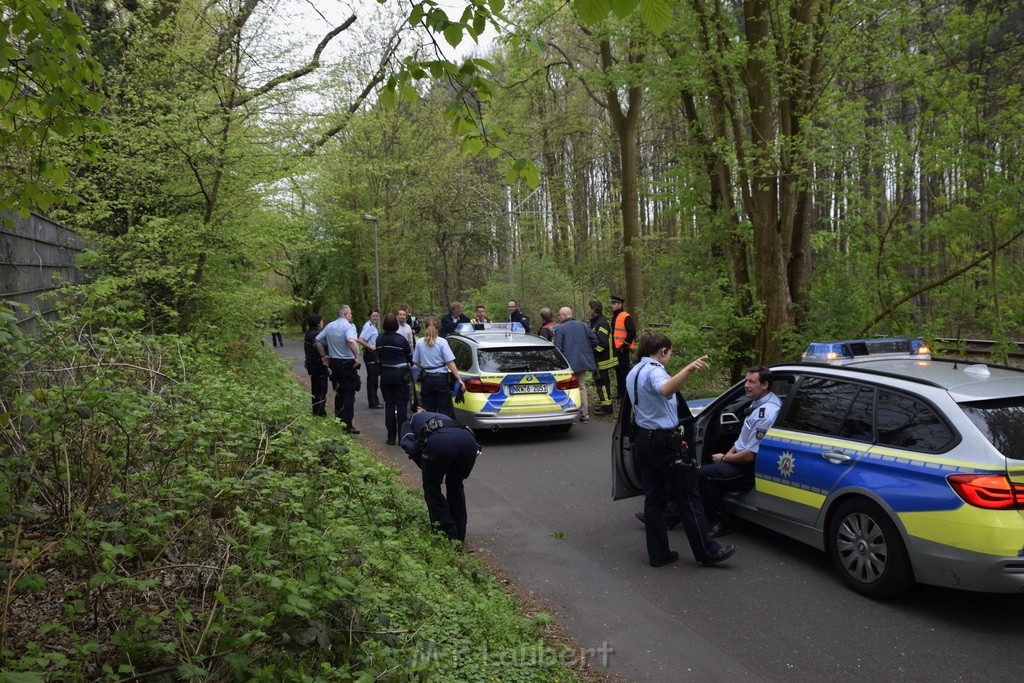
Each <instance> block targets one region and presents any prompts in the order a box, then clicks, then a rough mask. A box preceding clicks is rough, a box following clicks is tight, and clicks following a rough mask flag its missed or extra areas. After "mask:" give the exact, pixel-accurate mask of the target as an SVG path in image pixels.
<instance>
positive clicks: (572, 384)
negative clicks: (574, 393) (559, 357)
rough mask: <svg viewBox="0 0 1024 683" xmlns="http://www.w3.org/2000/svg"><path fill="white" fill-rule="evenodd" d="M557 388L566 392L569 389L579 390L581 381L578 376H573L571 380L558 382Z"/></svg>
mask: <svg viewBox="0 0 1024 683" xmlns="http://www.w3.org/2000/svg"><path fill="white" fill-rule="evenodd" d="M555 386H556V387H558V388H559V389H561V390H562V391H566V390H568V389H579V388H580V379H579V377H577V376H576V375H573V376H572V377H570V378H569V379H560V380H558V381H557V382H556V383H555Z"/></svg>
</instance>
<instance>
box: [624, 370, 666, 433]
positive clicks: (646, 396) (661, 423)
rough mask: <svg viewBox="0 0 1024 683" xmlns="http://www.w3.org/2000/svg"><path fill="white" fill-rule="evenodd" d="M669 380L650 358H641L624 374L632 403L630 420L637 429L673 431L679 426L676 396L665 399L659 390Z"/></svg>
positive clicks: (664, 372)
mask: <svg viewBox="0 0 1024 683" xmlns="http://www.w3.org/2000/svg"><path fill="white" fill-rule="evenodd" d="M669 379H671V377H670V376H669V374H668V371H667V370H665V366H663V365H662V364H661V363H659V362H657V361H655V360H651V359H650V358H641V359H640V362H639V363H637V364H636V365H634V366H633V369H632V370H630V371H629V374H628V375H626V392H627V393H628V394H629V401H630V403H632V404H633V419H634V420H635V421H636V425H637V427H641V428H643V429H675V428H676V427H678V426H679V412H678V406H677V405H676V396H675V394H673V395H671V396H669V397H665V396H662V395H661V391H660V390H661V387H662V385H664V384H665V382H667V381H669ZM634 387H635V391H634ZM638 396H639V400H638Z"/></svg>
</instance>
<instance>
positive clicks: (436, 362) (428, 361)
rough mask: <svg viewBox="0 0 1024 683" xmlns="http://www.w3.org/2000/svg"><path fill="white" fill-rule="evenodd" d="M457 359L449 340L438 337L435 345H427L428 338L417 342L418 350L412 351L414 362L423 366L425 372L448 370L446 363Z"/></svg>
mask: <svg viewBox="0 0 1024 683" xmlns="http://www.w3.org/2000/svg"><path fill="white" fill-rule="evenodd" d="M453 360H455V354H454V353H452V347H450V346H448V342H447V341H445V340H444V339H443V338H441V337H438V338H437V340H436V341H435V342H434V345H433V346H427V340H426V339H420V340H419V341H417V342H416V350H415V351H413V352H412V362H413V363H415V364H416V365H418V366H420V367H421V368H423V370H424V372H436V373H441V372H447V369H446V368H445V365H446V364H447V363H448V362H449V361H453Z"/></svg>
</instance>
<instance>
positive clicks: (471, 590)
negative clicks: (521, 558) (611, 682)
mask: <svg viewBox="0 0 1024 683" xmlns="http://www.w3.org/2000/svg"><path fill="white" fill-rule="evenodd" d="M5 320H6V319H5V318H4V317H3V316H0V334H4V335H8V337H5V338H6V339H8V340H9V341H13V340H14V336H15V335H14V332H12V331H11V324H10V323H7V322H4V321H5ZM30 341H31V343H21V341H20V340H19V343H17V344H15V343H6V345H7V347H8V348H9V349H10V351H11V353H10V354H5V357H4V360H3V361H2V362H3V365H2V366H0V381H2V387H0V400H2V402H3V405H2V409H3V413H2V424H0V430H2V431H0V455H2V456H3V457H2V458H0V500H2V502H3V509H2V512H3V515H4V531H3V538H4V541H5V547H4V554H5V556H6V557H5V558H4V560H3V562H4V565H3V567H4V569H3V576H2V578H3V579H4V581H5V584H6V592H5V595H6V599H5V601H4V604H3V613H2V624H0V626H2V628H0V631H2V633H3V635H2V637H3V640H2V641H0V648H2V660H3V664H2V666H3V668H4V669H6V670H9V671H17V672H37V673H39V674H43V675H46V676H47V677H49V678H50V679H52V680H119V679H122V678H128V677H131V676H136V675H140V674H152V675H156V674H157V673H160V672H162V673H163V674H165V675H166V676H169V677H181V678H195V679H200V678H203V679H207V678H209V679H215V680H217V679H222V680H227V679H230V680H242V679H244V680H267V681H293V680H294V681H300V680H302V681H304V680H318V679H321V680H336V681H346V680H353V681H358V680H367V681H368V680H388V681H400V680H401V681H405V680H431V679H432V680H467V681H468V680H480V681H485V680H486V681H491V680H502V681H539V680H568V679H571V678H572V676H571V674H569V673H568V671H567V670H566V669H565V667H563V666H562V665H561V660H560V659H559V658H558V657H557V656H556V655H555V654H554V653H553V652H552V651H550V650H549V649H547V648H546V647H544V646H542V645H538V643H539V640H538V630H537V625H536V624H535V623H532V622H527V621H524V620H523V618H522V615H521V614H520V613H519V611H518V609H517V607H516V605H515V604H514V602H513V600H512V599H511V598H510V597H509V596H508V595H507V594H506V593H505V592H504V591H503V590H502V588H501V586H500V584H499V583H498V582H497V581H495V580H494V579H493V578H492V577H491V576H490V575H489V574H487V572H486V571H485V569H484V567H483V566H482V565H481V564H480V563H479V562H478V561H477V560H475V559H473V558H471V557H469V556H467V555H464V554H460V553H459V552H458V550H457V548H456V547H454V546H453V544H452V543H451V542H450V541H448V540H447V539H445V538H444V537H443V536H442V535H440V534H437V533H432V531H431V529H430V528H429V526H428V522H427V516H426V513H425V510H424V508H423V504H422V501H421V499H420V497H419V496H418V495H417V494H416V493H415V492H412V491H410V490H408V489H406V488H404V487H402V486H400V485H399V484H398V483H397V480H396V476H395V472H394V470H393V469H391V468H390V467H388V466H386V465H384V464H382V463H380V462H378V461H377V460H375V459H374V458H373V457H372V456H371V455H370V454H369V453H367V452H366V451H365V450H363V449H362V448H360V447H359V446H358V445H357V444H356V443H354V442H353V441H351V440H350V439H349V438H348V437H347V436H345V435H344V434H343V432H342V430H341V429H340V428H339V426H338V424H337V423H336V422H335V421H333V420H323V419H314V418H313V417H311V416H309V415H308V396H307V395H306V393H305V390H304V389H302V388H301V387H300V386H299V385H297V384H296V383H295V382H294V381H292V380H291V379H290V378H289V377H288V375H287V371H286V368H285V365H284V364H283V363H282V362H280V361H279V360H277V359H276V356H274V355H273V354H272V353H271V352H270V351H268V350H266V349H263V348H261V347H260V346H259V344H258V342H252V341H246V340H236V341H233V342H225V341H221V340H213V339H207V340H205V341H199V340H195V339H189V338H184V337H176V336H146V335H143V334H138V333H126V332H124V331H123V330H119V331H114V330H109V329H92V328H91V327H90V326H88V325H84V324H82V323H81V321H78V325H77V326H76V324H75V323H74V322H73V321H69V322H66V323H62V324H61V325H59V326H57V327H56V328H52V329H48V330H47V331H46V332H44V333H43V334H42V335H41V336H39V337H38V338H33V339H32V340H30ZM537 648H539V649H537ZM531 649H536V651H537V652H539V653H541V655H542V656H538V657H534V658H533V659H532V661H524V659H523V658H522V657H520V658H519V659H518V660H516V659H514V657H515V653H522V652H525V651H532V650H531ZM511 661H518V662H520V663H521V664H522V666H519V667H516V666H508V665H507V664H508V662H511ZM497 662H501V663H503V664H502V666H501V667H500V673H498V669H497V668H496V667H495V663H497Z"/></svg>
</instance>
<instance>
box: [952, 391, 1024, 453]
mask: <svg viewBox="0 0 1024 683" xmlns="http://www.w3.org/2000/svg"><path fill="white" fill-rule="evenodd" d="M960 407H961V408H963V409H964V412H965V413H967V417H969V418H971V422H973V423H974V424H975V425H977V427H978V429H980V430H981V433H982V434H984V435H985V438H987V439H988V440H989V441H990V442H991V443H992V445H993V446H995V447H996V448H997V449H998V450H999V452H1000V453H1002V454H1003V455H1005V456H1006V457H1007V458H1014V459H1016V460H1021V459H1024V396H1016V397H1014V398H1004V399H998V400H994V401H978V402H975V403H961V404H960Z"/></svg>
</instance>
